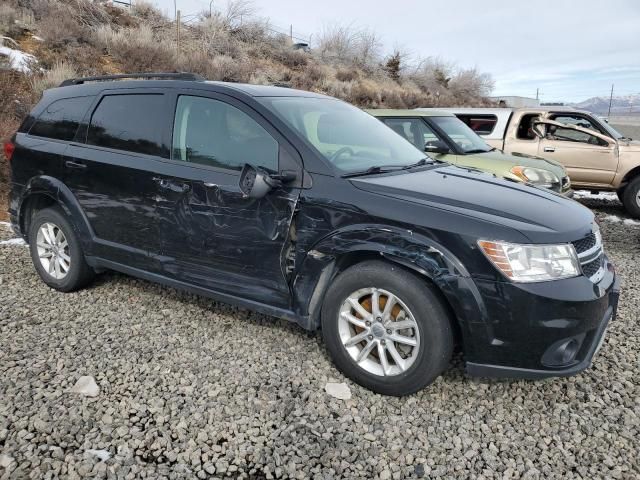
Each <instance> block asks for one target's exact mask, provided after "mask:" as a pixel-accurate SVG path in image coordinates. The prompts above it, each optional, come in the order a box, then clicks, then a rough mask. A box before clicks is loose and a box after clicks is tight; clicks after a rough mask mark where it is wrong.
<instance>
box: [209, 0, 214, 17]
mask: <svg viewBox="0 0 640 480" xmlns="http://www.w3.org/2000/svg"><path fill="white" fill-rule="evenodd" d="M211 17H213V0H211V1H210V2H209V18H211Z"/></svg>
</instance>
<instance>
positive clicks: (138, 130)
mask: <svg viewBox="0 0 640 480" xmlns="http://www.w3.org/2000/svg"><path fill="white" fill-rule="evenodd" d="M164 115H165V108H164V96H163V95H161V94H147V95H132V94H130V95H107V96H105V97H103V98H102V100H100V103H99V104H98V106H97V107H96V109H95V111H94V112H93V115H92V116H91V122H90V124H89V131H88V133H87V143H88V144H89V145H97V146H100V147H108V148H115V149H118V150H127V151H129V152H134V153H144V154H147V155H158V156H163V157H168V151H167V149H166V148H165V147H164V146H163V145H162V131H163V125H164V121H165V118H164Z"/></svg>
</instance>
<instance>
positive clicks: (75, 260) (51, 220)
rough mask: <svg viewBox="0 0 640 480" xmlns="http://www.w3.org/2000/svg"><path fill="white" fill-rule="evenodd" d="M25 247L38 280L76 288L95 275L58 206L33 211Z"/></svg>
mask: <svg viewBox="0 0 640 480" xmlns="http://www.w3.org/2000/svg"><path fill="white" fill-rule="evenodd" d="M29 249H30V250H31V260H32V261H33V265H34V266H35V267H36V271H37V272H38V275H40V278H41V279H42V281H43V282H44V283H46V284H47V285H49V286H50V287H52V288H55V289H56V290H60V291H61V292H71V291H73V290H77V289H79V288H81V287H83V286H85V285H86V284H87V283H88V282H89V281H90V280H92V279H93V277H94V275H95V272H94V271H93V269H92V268H91V267H90V266H89V265H87V262H86V261H85V258H84V252H83V251H82V246H81V245H80V241H79V239H78V236H77V235H76V233H75V232H74V230H73V228H72V227H71V224H70V223H69V221H68V220H67V218H66V216H65V215H64V214H63V213H62V211H61V210H60V209H58V208H55V207H53V208H45V209H43V210H40V211H39V212H38V213H36V214H35V216H34V217H33V220H32V221H31V225H30V227H29Z"/></svg>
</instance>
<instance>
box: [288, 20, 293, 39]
mask: <svg viewBox="0 0 640 480" xmlns="http://www.w3.org/2000/svg"><path fill="white" fill-rule="evenodd" d="M289 36H290V37H291V43H293V24H291V25H289Z"/></svg>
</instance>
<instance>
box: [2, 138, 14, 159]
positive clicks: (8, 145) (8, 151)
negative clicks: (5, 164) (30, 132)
mask: <svg viewBox="0 0 640 480" xmlns="http://www.w3.org/2000/svg"><path fill="white" fill-rule="evenodd" d="M15 149H16V145H15V143H13V142H5V144H4V156H5V157H7V161H9V162H10V161H11V157H12V156H13V151H14V150H15Z"/></svg>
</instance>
